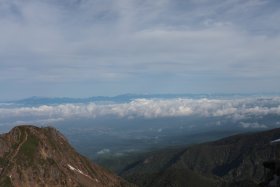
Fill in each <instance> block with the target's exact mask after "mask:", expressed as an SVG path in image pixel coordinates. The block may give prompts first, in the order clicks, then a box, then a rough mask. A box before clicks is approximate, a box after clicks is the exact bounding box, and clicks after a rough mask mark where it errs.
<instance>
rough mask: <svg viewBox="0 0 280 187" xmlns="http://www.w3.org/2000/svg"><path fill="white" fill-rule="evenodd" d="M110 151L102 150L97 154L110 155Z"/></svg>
mask: <svg viewBox="0 0 280 187" xmlns="http://www.w3.org/2000/svg"><path fill="white" fill-rule="evenodd" d="M110 152H111V151H110V149H102V150H100V151H98V152H97V154H98V155H103V154H108V153H110Z"/></svg>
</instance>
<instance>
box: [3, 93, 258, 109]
mask: <svg viewBox="0 0 280 187" xmlns="http://www.w3.org/2000/svg"><path fill="white" fill-rule="evenodd" d="M260 95H261V94H123V95H117V96H112V97H109V96H95V97H88V98H70V97H37V96H33V97H29V98H25V99H20V100H11V101H5V102H4V103H14V104H21V105H28V106H38V105H51V104H65V103H89V102H115V103H122V102H129V101H132V100H134V99H139V98H143V99H153V98H161V99H172V98H191V99H200V98H212V99H215V98H239V97H246V96H260Z"/></svg>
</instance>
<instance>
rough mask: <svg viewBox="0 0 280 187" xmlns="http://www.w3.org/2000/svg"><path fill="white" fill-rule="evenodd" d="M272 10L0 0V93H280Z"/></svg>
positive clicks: (216, 4)
mask: <svg viewBox="0 0 280 187" xmlns="http://www.w3.org/2000/svg"><path fill="white" fill-rule="evenodd" d="M279 7H280V6H279V1H278V0H270V1H268V0H247V1H243V0H214V1H194V0H186V1H180V0H154V1H148V0H108V1H101V0H67V1H66V0H61V1H54V0H42V1H35V0H26V1H21V0H1V1H0V27H1V30H0V41H1V43H0V51H1V52H0V75H1V76H0V86H1V88H2V89H1V93H0V97H1V98H23V97H26V96H31V95H44V96H75V97H84V96H92V95H116V94H119V93H125V92H136V93H139V92H140V93H143V92H149V93H152V92H154V93H161V92H173V93H174V92H263V91H280V90H279V89H280V88H279V86H278V84H277V83H278V81H277V80H279V78H280V77H279V73H278V72H279V71H280V64H279V59H280V54H279V51H278V49H279V48H280V37H279V33H280V26H279V24H276V20H278V19H279V18H280V11H279ZM178 85H180V86H178ZM2 90H3V91H2Z"/></svg>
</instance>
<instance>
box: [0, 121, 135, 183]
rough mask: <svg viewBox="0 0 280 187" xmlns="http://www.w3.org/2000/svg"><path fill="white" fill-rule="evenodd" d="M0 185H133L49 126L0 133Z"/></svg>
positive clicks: (23, 127)
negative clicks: (97, 162)
mask: <svg viewBox="0 0 280 187" xmlns="http://www.w3.org/2000/svg"><path fill="white" fill-rule="evenodd" d="M0 148H1V149H0V186H15V187H17V186H38V185H39V186H41V185H43V186H96V187H99V186H100V187H103V186H119V187H122V186H123V187H126V186H133V185H132V184H129V183H128V182H126V181H125V180H123V179H121V178H120V177H118V176H116V175H114V174H113V173H111V172H109V171H107V170H105V169H104V168H102V167H100V166H98V165H96V164H94V163H91V162H90V161H89V160H88V159H87V158H85V157H84V156H82V155H80V154H78V153H77V152H76V151H75V150H74V149H73V148H72V147H71V146H70V145H69V143H68V141H67V139H66V138H65V137H64V136H63V135H62V134H61V133H60V132H59V131H57V130H56V129H54V128H52V127H44V128H39V127H35V126H31V125H24V126H17V127H14V128H13V129H12V130H11V131H10V132H9V133H6V134H3V135H1V136H0Z"/></svg>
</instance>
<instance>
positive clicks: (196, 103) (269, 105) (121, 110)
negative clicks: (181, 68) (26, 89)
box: [0, 97, 280, 128]
mask: <svg viewBox="0 0 280 187" xmlns="http://www.w3.org/2000/svg"><path fill="white" fill-rule="evenodd" d="M266 115H280V98H279V97H272V98H242V99H179V98H177V99H135V100H132V101H131V102H128V103H114V104H96V103H84V104H61V105H50V106H48V105H42V106H38V107H10V106H9V107H6V108H5V107H1V108H0V119H2V120H5V119H21V118H22V119H25V118H32V119H38V120H46V119H53V120H57V119H58V120H61V119H65V118H73V117H87V118H98V117H118V118H127V119H131V118H148V119H151V118H163V117H179V116H185V117H187V116H198V117H226V118H229V119H233V120H241V119H246V118H250V117H261V116H266ZM241 125H242V126H243V127H244V128H246V127H262V126H261V125H257V124H247V123H243V122H242V124H241Z"/></svg>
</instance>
